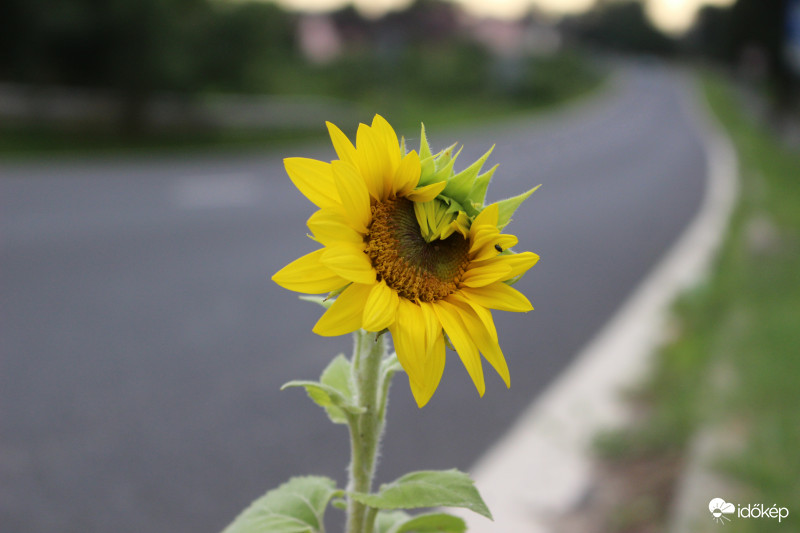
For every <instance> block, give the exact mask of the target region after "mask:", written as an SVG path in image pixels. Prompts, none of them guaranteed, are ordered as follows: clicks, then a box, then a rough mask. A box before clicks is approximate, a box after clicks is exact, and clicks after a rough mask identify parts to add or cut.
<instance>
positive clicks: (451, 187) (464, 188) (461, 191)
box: [442, 145, 494, 204]
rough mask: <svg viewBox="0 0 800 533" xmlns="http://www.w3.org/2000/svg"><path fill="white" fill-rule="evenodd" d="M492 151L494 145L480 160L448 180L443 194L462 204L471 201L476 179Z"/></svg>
mask: <svg viewBox="0 0 800 533" xmlns="http://www.w3.org/2000/svg"><path fill="white" fill-rule="evenodd" d="M492 150H494V145H492V147H491V148H489V150H488V151H487V152H486V153H485V154H483V155H482V156H481V157H480V159H478V160H477V161H475V162H474V163H472V164H471V165H470V166H468V167H467V168H465V169H464V170H462V171H461V172H459V173H458V174H456V175H454V176H451V177H450V178H449V179H448V180H447V186H446V187H445V188H444V190H443V191H442V194H443V195H444V196H449V197H450V198H455V199H457V200H458V201H459V202H460V203H462V204H466V203H467V202H468V201H469V200H470V198H469V194H470V192H471V191H472V189H473V185H474V182H475V179H476V178H477V177H478V173H479V172H480V171H481V168H482V167H483V165H484V163H486V160H487V159H488V158H489V155H491V153H492Z"/></svg>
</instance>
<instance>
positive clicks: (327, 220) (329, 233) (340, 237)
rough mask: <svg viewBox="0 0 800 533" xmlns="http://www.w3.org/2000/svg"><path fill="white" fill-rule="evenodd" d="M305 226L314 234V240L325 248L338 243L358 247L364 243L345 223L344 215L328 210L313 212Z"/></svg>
mask: <svg viewBox="0 0 800 533" xmlns="http://www.w3.org/2000/svg"><path fill="white" fill-rule="evenodd" d="M306 225H307V226H308V229H310V230H311V233H313V234H314V238H315V239H317V240H318V241H319V242H321V243H322V244H324V245H326V246H329V245H333V244H336V243H340V242H346V243H350V244H352V245H354V246H359V245H361V244H363V242H364V236H363V235H362V234H361V233H359V232H357V231H356V230H354V229H353V228H352V227H350V226H349V225H348V224H347V222H345V219H344V215H342V214H341V213H340V212H338V211H333V210H330V209H319V210H318V211H314V213H313V214H312V215H311V216H310V217H309V219H308V222H306Z"/></svg>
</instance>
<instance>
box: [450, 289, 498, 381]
mask: <svg viewBox="0 0 800 533" xmlns="http://www.w3.org/2000/svg"><path fill="white" fill-rule="evenodd" d="M448 301H449V302H452V303H453V305H454V307H456V308H458V310H459V317H460V318H461V320H463V321H464V325H465V326H466V330H467V332H469V336H470V338H471V339H472V342H474V343H475V345H476V346H477V347H478V349H479V350H480V351H481V353H482V354H483V357H484V358H485V359H486V360H487V361H489V364H490V365H492V368H494V369H495V370H496V371H497V373H498V374H500V377H501V378H503V382H504V383H505V384H506V387H510V386H511V378H510V375H509V372H508V364H506V359H505V357H503V351H502V350H501V349H500V345H499V344H498V342H497V338H496V337H494V338H493V337H492V335H491V333H490V332H489V331H488V330H487V329H486V328H485V327H484V325H483V323H482V321H481V319H480V318H478V315H477V314H476V313H475V311H474V310H473V308H472V307H470V306H469V305H467V304H464V303H462V302H460V301H458V300H451V299H449V298H448Z"/></svg>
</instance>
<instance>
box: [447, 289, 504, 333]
mask: <svg viewBox="0 0 800 533" xmlns="http://www.w3.org/2000/svg"><path fill="white" fill-rule="evenodd" d="M448 300H456V301H459V302H463V303H465V304H467V305H469V306H470V307H472V310H473V311H475V314H476V315H477V316H478V318H480V319H481V323H483V327H485V328H486V331H488V332H489V335H491V337H492V339H494V340H495V342H496V341H497V328H496V327H495V325H494V319H493V318H492V312H491V311H489V310H488V309H487V308H485V307H483V306H482V305H480V304H478V303H476V302H473V301H472V300H468V299H467V298H465V297H464V296H463V295H462V294H461V293H460V292H454V293H453V294H451V295H450V296H448Z"/></svg>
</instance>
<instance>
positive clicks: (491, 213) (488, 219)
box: [469, 203, 500, 238]
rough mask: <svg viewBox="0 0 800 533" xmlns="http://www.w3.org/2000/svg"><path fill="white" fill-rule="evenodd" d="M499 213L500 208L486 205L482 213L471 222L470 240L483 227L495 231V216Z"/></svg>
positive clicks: (494, 205) (495, 205)
mask: <svg viewBox="0 0 800 533" xmlns="http://www.w3.org/2000/svg"><path fill="white" fill-rule="evenodd" d="M499 212H500V208H499V207H498V205H497V204H496V203H494V204H491V205H487V206H486V207H485V208H484V209H483V211H481V212H480V213H478V216H476V217H475V220H473V221H472V226H471V227H470V232H469V233H470V238H474V237H475V233H476V232H477V231H478V230H481V229H484V228H485V227H488V228H494V229H497V216H498V213H499Z"/></svg>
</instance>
